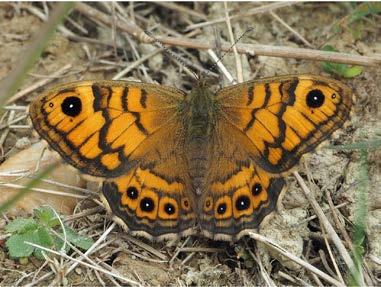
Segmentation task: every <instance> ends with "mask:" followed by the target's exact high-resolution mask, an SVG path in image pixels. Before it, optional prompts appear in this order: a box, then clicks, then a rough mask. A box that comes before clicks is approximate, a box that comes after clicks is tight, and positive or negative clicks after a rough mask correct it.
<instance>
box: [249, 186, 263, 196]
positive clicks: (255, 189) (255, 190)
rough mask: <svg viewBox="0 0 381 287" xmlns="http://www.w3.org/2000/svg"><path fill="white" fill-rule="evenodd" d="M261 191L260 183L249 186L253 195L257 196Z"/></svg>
mask: <svg viewBox="0 0 381 287" xmlns="http://www.w3.org/2000/svg"><path fill="white" fill-rule="evenodd" d="M261 191H262V185H260V184H259V183H256V184H254V185H253V187H252V188H251V194H252V195H254V196H257V195H258V194H260V193H261Z"/></svg>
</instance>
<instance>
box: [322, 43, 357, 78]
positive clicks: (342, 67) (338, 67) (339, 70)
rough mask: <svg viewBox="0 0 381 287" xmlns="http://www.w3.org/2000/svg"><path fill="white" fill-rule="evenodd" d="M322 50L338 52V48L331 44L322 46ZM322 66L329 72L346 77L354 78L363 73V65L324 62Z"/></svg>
mask: <svg viewBox="0 0 381 287" xmlns="http://www.w3.org/2000/svg"><path fill="white" fill-rule="evenodd" d="M322 50H323V51H328V52H337V50H336V49H335V48H334V47H333V46H331V45H325V46H324V47H323V48H322ZM321 67H322V69H323V70H324V71H325V72H327V73H329V74H334V75H338V76H341V77H344V78H353V77H356V76H358V75H360V74H361V73H362V67H360V66H353V67H350V66H348V65H347V64H338V63H330V62H322V63H321Z"/></svg>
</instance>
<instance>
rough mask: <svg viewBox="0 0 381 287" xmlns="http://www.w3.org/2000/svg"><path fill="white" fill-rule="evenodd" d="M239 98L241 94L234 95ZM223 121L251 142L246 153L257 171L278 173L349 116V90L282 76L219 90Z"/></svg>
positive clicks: (317, 78)
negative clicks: (260, 169)
mask: <svg viewBox="0 0 381 287" xmlns="http://www.w3.org/2000/svg"><path fill="white" fill-rule="evenodd" d="M237 95H241V96H237ZM217 98H218V99H219V100H220V102H221V106H222V114H221V116H222V117H223V119H224V120H226V121H228V122H229V123H230V124H232V125H233V126H234V127H235V128H237V129H239V130H241V131H242V132H244V133H245V134H246V136H247V138H248V139H249V140H250V141H251V144H252V147H251V148H250V150H249V151H248V152H249V153H250V154H251V156H252V157H253V159H254V160H255V162H256V163H257V164H259V165H260V166H261V168H263V169H265V170H267V171H268V172H271V173H275V174H276V173H283V172H286V171H288V170H289V169H290V168H292V167H293V166H294V165H295V164H297V162H298V161H299V159H300V157H301V156H302V155H303V154H305V153H307V152H310V151H312V150H313V149H314V148H315V147H316V146H318V145H319V144H320V143H321V142H322V141H324V140H326V139H327V138H328V137H329V136H330V135H331V134H332V133H333V132H334V131H335V130H337V129H338V128H340V127H341V126H342V125H343V124H344V122H345V121H346V120H347V119H348V118H349V114H350V110H351V106H352V91H351V89H350V88H349V87H348V86H346V85H344V84H343V83H341V82H338V81H335V80H332V79H329V78H324V77H320V76H284V77H274V78H268V79H261V80H256V81H250V82H245V83H242V84H239V85H236V86H233V87H229V88H226V89H222V90H221V91H220V92H219V93H218V94H217Z"/></svg>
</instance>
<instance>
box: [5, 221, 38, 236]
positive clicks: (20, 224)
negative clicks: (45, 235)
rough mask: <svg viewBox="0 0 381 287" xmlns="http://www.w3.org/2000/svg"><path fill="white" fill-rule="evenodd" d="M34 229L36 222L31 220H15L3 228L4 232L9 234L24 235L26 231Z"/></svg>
mask: <svg viewBox="0 0 381 287" xmlns="http://www.w3.org/2000/svg"><path fill="white" fill-rule="evenodd" d="M36 228H37V222H36V221H35V220H34V219H33V218H16V219H15V220H12V221H11V222H10V223H8V224H7V225H6V226H5V231H6V232H10V233H15V232H17V233H25V232H26V231H28V230H32V229H36Z"/></svg>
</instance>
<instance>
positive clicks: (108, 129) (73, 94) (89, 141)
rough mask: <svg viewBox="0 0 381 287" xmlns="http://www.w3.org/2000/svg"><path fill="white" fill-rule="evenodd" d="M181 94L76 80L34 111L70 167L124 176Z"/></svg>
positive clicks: (44, 97)
mask: <svg viewBox="0 0 381 287" xmlns="http://www.w3.org/2000/svg"><path fill="white" fill-rule="evenodd" d="M183 97H184V95H183V94H182V92H180V91H178V90H175V89H167V88H162V87H159V86H156V85H149V84H139V83H133V82H118V81H89V82H77V83H71V84H67V85H63V86H60V87H57V88H56V89H54V90H51V91H48V92H47V93H45V94H43V95H41V96H40V98H39V99H37V100H36V101H35V102H33V104H32V105H31V108H30V114H31V119H32V122H33V125H34V127H35V128H36V130H37V131H38V132H39V134H40V135H41V136H42V137H44V138H45V139H46V140H47V141H48V142H49V143H50V145H51V146H52V147H53V148H54V149H55V150H56V151H58V152H59V153H60V154H61V155H62V157H63V158H64V159H65V160H67V161H68V162H69V163H70V164H72V165H73V166H75V167H77V168H78V169H80V170H81V171H83V172H84V173H88V174H91V175H94V176H101V177H116V176H119V175H122V174H123V172H124V171H125V170H126V168H129V167H131V166H132V165H133V161H134V160H135V158H136V157H134V151H135V150H136V149H137V148H138V147H139V145H141V144H142V142H143V141H145V140H146V139H147V137H148V136H149V135H150V134H152V133H154V132H155V131H157V130H158V129H160V128H161V127H163V126H166V124H167V123H169V122H170V121H173V120H174V119H175V117H176V107H177V106H178V105H179V102H180V101H181V100H182V99H183Z"/></svg>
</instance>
